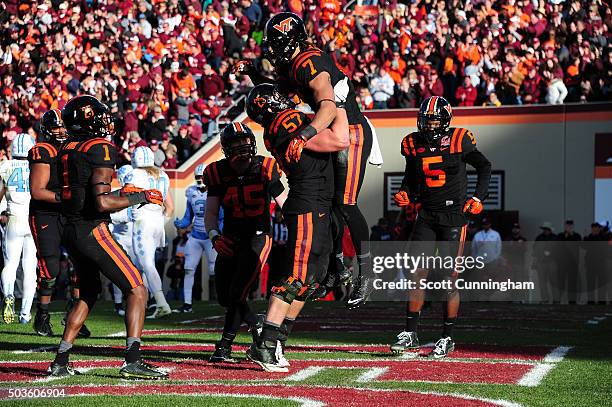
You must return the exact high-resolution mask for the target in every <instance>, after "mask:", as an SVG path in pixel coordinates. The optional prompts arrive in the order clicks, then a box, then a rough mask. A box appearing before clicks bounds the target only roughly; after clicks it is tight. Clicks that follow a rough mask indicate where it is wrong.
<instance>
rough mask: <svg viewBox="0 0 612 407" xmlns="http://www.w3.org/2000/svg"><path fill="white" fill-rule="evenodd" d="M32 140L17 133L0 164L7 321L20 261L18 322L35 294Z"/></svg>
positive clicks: (26, 315) (12, 311) (27, 313)
mask: <svg viewBox="0 0 612 407" xmlns="http://www.w3.org/2000/svg"><path fill="white" fill-rule="evenodd" d="M34 143H35V142H34V139H33V138H32V137H31V136H30V135H29V134H25V133H21V134H18V135H17V137H15V138H14V139H13V142H12V144H11V158H12V159H11V160H8V161H5V162H3V163H2V164H1V165H0V178H1V182H0V183H1V187H2V190H1V191H0V200H2V198H3V197H6V202H7V208H8V213H9V220H8V224H7V226H6V232H5V234H4V244H3V248H4V269H3V270H2V293H3V294H4V301H3V304H2V319H3V321H4V323H6V324H10V323H11V322H13V321H14V319H15V296H14V288H15V280H16V279H17V269H18V268H19V261H20V260H21V268H22V270H23V297H22V299H21V312H20V313H19V322H20V323H22V324H27V323H29V322H30V318H31V317H30V308H31V307H32V301H33V300H34V294H35V293H36V245H35V244H34V239H33V238H32V232H31V231H30V224H29V222H28V213H29V208H30V164H29V163H28V151H30V149H31V148H32V147H34Z"/></svg>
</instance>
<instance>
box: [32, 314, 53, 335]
mask: <svg viewBox="0 0 612 407" xmlns="http://www.w3.org/2000/svg"><path fill="white" fill-rule="evenodd" d="M51 328H52V325H51V315H49V313H48V312H41V311H40V310H39V311H37V312H36V315H35V316H34V331H35V332H36V334H37V335H40V336H53V330H52V329H51Z"/></svg>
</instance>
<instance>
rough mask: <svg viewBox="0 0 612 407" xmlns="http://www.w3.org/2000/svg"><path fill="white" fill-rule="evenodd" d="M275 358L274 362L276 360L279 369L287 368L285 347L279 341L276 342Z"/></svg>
mask: <svg viewBox="0 0 612 407" xmlns="http://www.w3.org/2000/svg"><path fill="white" fill-rule="evenodd" d="M274 355H275V356H276V360H278V365H279V366H280V367H289V366H291V365H290V364H289V361H288V360H287V358H285V346H284V345H283V343H282V342H281V341H276V351H275V353H274Z"/></svg>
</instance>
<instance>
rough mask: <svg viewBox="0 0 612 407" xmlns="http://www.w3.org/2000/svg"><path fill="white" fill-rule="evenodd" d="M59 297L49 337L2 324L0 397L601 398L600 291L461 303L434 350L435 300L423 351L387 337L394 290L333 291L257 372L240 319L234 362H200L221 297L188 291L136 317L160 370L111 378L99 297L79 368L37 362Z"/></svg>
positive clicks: (229, 401) (392, 331) (611, 376)
mask: <svg viewBox="0 0 612 407" xmlns="http://www.w3.org/2000/svg"><path fill="white" fill-rule="evenodd" d="M61 306H62V304H59V303H58V304H57V306H56V309H55V311H56V312H54V313H53V315H52V317H53V325H54V330H55V333H56V336H55V337H52V338H43V337H39V336H36V335H35V334H34V332H33V330H32V327H31V326H25V325H19V324H11V325H0V399H1V401H0V404H2V405H7V406H8V405H11V406H13V405H36V406H42V405H50V404H53V405H54V406H63V405H69V406H82V405H96V404H98V405H101V403H105V404H104V405H107V406H108V405H112V406H115V405H119V406H122V405H125V406H134V405H139V406H144V405H168V406H173V405H177V406H178V405H181V406H182V405H211V406H233V407H236V406H243V405H245V406H246V405H248V406H253V405H271V406H277V405H278V406H288V405H303V406H323V405H332V406H349V405H351V406H359V405H368V406H370V405H380V406H396V405H410V406H442V405H444V406H490V405H501V406H519V405H522V406H598V407H601V406H609V405H612V352H611V350H610V349H611V346H610V343H611V342H610V340H611V338H612V307H609V306H604V305H588V306H586V305H585V306H574V305H569V306H567V305H566V306H559V305H556V306H552V305H518V304H500V303H472V304H464V305H463V306H462V312H461V316H460V320H459V322H458V326H457V328H456V332H455V335H454V339H455V342H456V343H457V347H456V350H455V352H453V353H452V354H451V355H450V357H449V358H447V359H444V360H436V361H434V360H431V359H428V358H427V357H425V353H426V352H427V350H428V349H429V348H430V347H431V346H432V343H433V342H434V341H435V340H436V339H437V336H438V335H439V333H440V332H439V331H440V322H441V309H440V306H439V305H435V304H434V306H432V307H431V308H429V309H427V310H426V311H424V313H423V317H422V323H421V326H422V329H421V332H420V340H421V344H422V345H423V351H422V354H421V355H416V357H415V355H410V354H407V355H405V356H393V355H391V354H390V353H389V351H388V345H389V343H390V342H392V341H393V339H394V338H395V335H396V334H397V333H398V332H399V331H401V330H402V328H403V324H404V317H403V308H404V306H403V304H400V303H370V304H368V305H366V306H365V307H364V308H362V309H359V310H356V311H348V310H346V308H345V307H344V306H343V305H342V304H338V303H327V302H325V303H324V302H321V303H312V304H308V306H307V308H306V310H305V312H304V315H303V317H302V318H301V319H300V320H299V321H298V322H297V323H296V324H295V328H294V332H293V334H292V337H291V338H290V341H289V345H290V346H289V348H288V350H287V358H288V359H289V361H290V362H291V367H290V371H289V372H288V373H266V372H263V371H261V370H259V369H258V367H257V366H256V365H254V364H252V363H250V362H248V361H246V360H244V352H245V350H246V347H247V346H248V344H249V341H250V335H249V334H248V333H247V332H246V329H243V332H242V333H241V335H239V336H238V337H237V343H236V346H235V347H234V350H235V354H236V357H237V358H238V359H240V363H238V364H222V365H211V364H209V363H208V362H207V359H208V356H209V355H210V354H211V353H212V350H213V348H214V342H215V341H216V340H217V339H218V338H219V336H220V332H221V327H222V313H223V310H222V309H221V308H220V307H219V306H217V305H212V304H206V303H198V304H195V306H194V313H193V314H181V315H179V314H173V315H172V316H170V317H169V318H166V319H162V320H156V321H149V320H147V322H146V324H145V332H144V335H143V354H144V357H145V358H146V359H147V360H149V361H151V362H153V363H154V364H156V365H157V366H159V367H161V368H163V369H166V370H167V371H168V372H169V374H170V380H167V381H162V382H150V381H127V380H123V379H122V378H120V376H119V367H120V365H121V362H122V354H123V347H124V329H125V328H124V326H123V320H122V319H121V318H120V317H118V316H117V315H115V314H114V313H113V308H112V304H111V303H109V302H100V303H98V304H97V305H96V309H95V311H94V313H93V314H92V315H91V316H90V318H89V320H88V321H87V324H88V326H89V327H90V329H91V331H92V333H93V335H92V337H91V338H89V339H81V340H77V342H76V345H75V348H74V350H73V352H72V356H71V357H72V362H74V366H75V368H76V369H77V370H79V371H80V372H81V374H80V375H77V376H74V377H71V378H68V379H60V380H57V379H55V380H49V378H47V377H46V374H45V370H46V369H47V367H48V365H49V362H50V361H51V360H52V359H53V356H54V351H55V349H54V348H55V347H56V346H57V344H58V343H59V335H60V334H61V329H62V326H61V318H62V317H63V313H62V312H61ZM256 307H257V308H258V309H259V310H261V309H263V308H264V307H265V303H263V302H260V303H256ZM49 396H50V397H49Z"/></svg>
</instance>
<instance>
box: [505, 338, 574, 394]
mask: <svg viewBox="0 0 612 407" xmlns="http://www.w3.org/2000/svg"><path fill="white" fill-rule="evenodd" d="M570 349H572V347H571V346H557V347H556V348H555V349H553V350H552V351H550V353H549V354H548V355H546V356H544V359H542V362H541V363H536V365H535V366H534V367H533V368H532V369H531V370H529V371H528V372H527V373H526V374H525V375H524V376H523V377H521V379H520V380H519V381H518V382H517V384H518V385H519V386H526V387H536V386H539V385H540V383H542V380H544V378H545V377H546V375H548V373H550V371H551V370H553V369H554V368H555V367H556V366H557V363H559V362H561V361H562V360H563V358H565V356H566V355H567V353H568V352H569V351H570Z"/></svg>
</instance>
